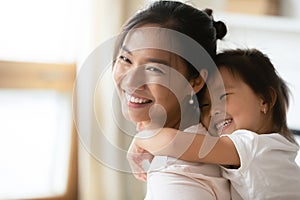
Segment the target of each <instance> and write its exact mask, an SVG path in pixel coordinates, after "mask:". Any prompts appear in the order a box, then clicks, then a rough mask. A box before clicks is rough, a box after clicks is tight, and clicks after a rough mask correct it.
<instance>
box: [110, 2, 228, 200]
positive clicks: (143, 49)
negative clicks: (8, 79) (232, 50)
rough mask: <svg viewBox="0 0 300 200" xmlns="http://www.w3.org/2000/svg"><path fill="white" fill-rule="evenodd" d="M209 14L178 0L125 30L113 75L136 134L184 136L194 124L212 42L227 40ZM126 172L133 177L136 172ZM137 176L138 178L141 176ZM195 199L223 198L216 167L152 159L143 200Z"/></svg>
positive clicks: (153, 8)
mask: <svg viewBox="0 0 300 200" xmlns="http://www.w3.org/2000/svg"><path fill="white" fill-rule="evenodd" d="M211 14H212V11H211V10H205V11H201V10H198V9H196V8H193V7H191V6H189V5H186V4H183V3H180V2H174V1H158V2H154V3H153V4H151V5H150V6H149V7H148V8H146V9H145V10H142V11H140V12H138V13H137V14H136V15H134V16H133V17H132V18H131V19H129V21H128V22H127V23H126V24H125V25H124V27H123V29H122V32H121V34H120V37H119V40H118V41H117V43H116V49H115V60H114V67H113V75H114V80H115V83H116V86H117V88H118V92H119V96H120V99H121V102H122V112H123V114H124V116H125V117H126V118H127V119H129V120H130V121H132V122H135V123H138V127H137V129H139V130H141V129H143V128H145V127H147V129H153V128H155V129H157V128H162V127H170V128H176V129H179V130H184V129H186V128H187V127H189V126H190V125H193V124H198V123H199V108H198V104H197V97H198V96H200V93H201V89H202V87H203V85H204V83H205V80H206V78H207V76H208V74H209V73H210V71H211V70H212V69H213V66H214V64H213V62H212V60H211V58H215V56H216V41H217V39H221V38H223V37H224V36H225V34H226V26H225V25H224V24H223V23H222V22H214V21H213V18H212V16H211ZM141 137H151V135H147V133H146V134H145V135H142V136H141ZM135 152H137V153H141V152H139V149H137V148H135V146H131V148H130V153H135ZM145 155H148V154H147V152H145ZM149 159H151V160H152V157H149ZM132 167H133V171H134V172H136V169H138V167H141V166H132ZM137 177H138V178H141V179H145V175H144V174H138V175H137ZM199 198H200V199H230V193H229V184H228V181H227V180H226V179H224V178H222V177H221V174H220V169H219V167H218V166H217V165H209V164H192V163H189V162H184V161H181V160H177V159H176V158H172V157H167V156H161V157H159V156H158V157H154V159H153V160H152V162H151V166H150V169H149V172H148V177H147V195H146V199H189V200H193V199H199Z"/></svg>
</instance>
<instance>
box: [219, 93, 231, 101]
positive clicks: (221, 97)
mask: <svg viewBox="0 0 300 200" xmlns="http://www.w3.org/2000/svg"><path fill="white" fill-rule="evenodd" d="M228 95H229V93H225V94H222V95H221V96H220V100H223V99H224V98H225V97H227V96H228Z"/></svg>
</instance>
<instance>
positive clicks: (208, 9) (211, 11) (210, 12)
mask: <svg viewBox="0 0 300 200" xmlns="http://www.w3.org/2000/svg"><path fill="white" fill-rule="evenodd" d="M203 11H204V12H206V14H207V15H208V16H210V17H211V16H212V13H213V10H212V9H210V8H205V9H204V10H203Z"/></svg>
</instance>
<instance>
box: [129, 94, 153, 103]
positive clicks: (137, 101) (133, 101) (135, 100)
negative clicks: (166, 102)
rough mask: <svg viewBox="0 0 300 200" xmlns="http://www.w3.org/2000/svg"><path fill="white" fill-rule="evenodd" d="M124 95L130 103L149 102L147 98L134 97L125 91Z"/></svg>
mask: <svg viewBox="0 0 300 200" xmlns="http://www.w3.org/2000/svg"><path fill="white" fill-rule="evenodd" d="M125 97H126V99H127V101H129V102H130V103H140V104H143V103H150V102H151V100H149V99H143V98H138V97H134V96H131V95H130V94H127V93H125Z"/></svg>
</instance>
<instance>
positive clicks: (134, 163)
mask: <svg viewBox="0 0 300 200" xmlns="http://www.w3.org/2000/svg"><path fill="white" fill-rule="evenodd" d="M153 157H154V156H153V155H152V154H150V153H149V152H148V151H146V150H145V149H143V148H141V147H139V146H137V145H136V143H135V139H133V141H132V142H131V145H130V147H129V149H128V152H127V160H128V162H129V165H130V168H131V171H132V173H133V175H134V176H135V178H137V179H139V180H142V181H147V172H145V170H144V168H143V161H144V160H148V161H149V162H150V163H151V161H152V159H153Z"/></svg>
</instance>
